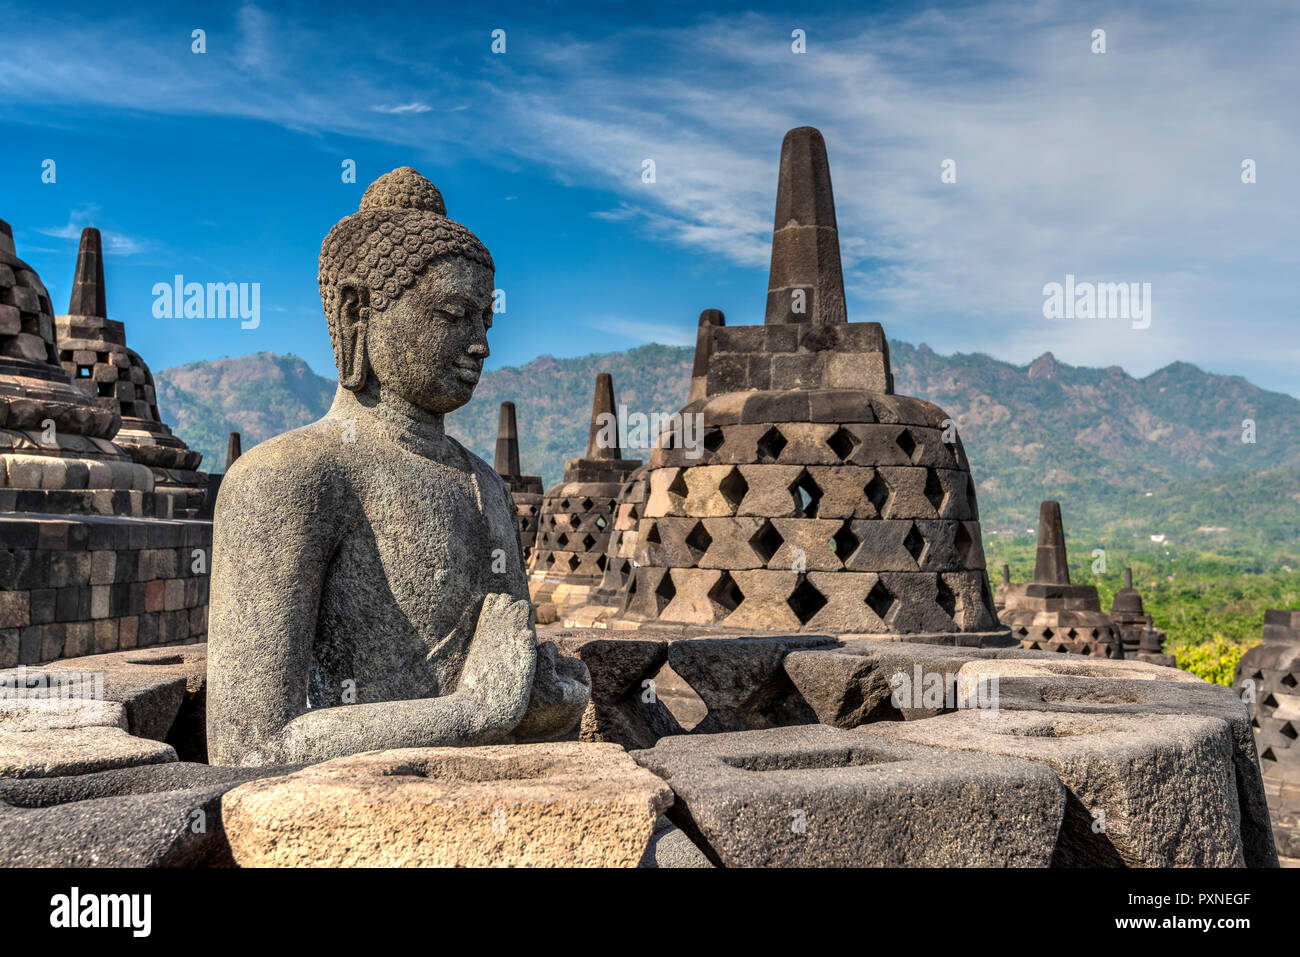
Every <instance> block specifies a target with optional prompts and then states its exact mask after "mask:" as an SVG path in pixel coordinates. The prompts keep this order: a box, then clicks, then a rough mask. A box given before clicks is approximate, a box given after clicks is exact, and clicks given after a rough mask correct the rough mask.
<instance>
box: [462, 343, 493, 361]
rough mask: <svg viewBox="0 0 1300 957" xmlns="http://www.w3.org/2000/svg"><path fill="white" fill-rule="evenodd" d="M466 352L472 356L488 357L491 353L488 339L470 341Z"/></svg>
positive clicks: (477, 357) (476, 357)
mask: <svg viewBox="0 0 1300 957" xmlns="http://www.w3.org/2000/svg"><path fill="white" fill-rule="evenodd" d="M465 352H466V353H467V354H468V355H469V356H471V357H472V358H475V359H486V358H487V357H488V354H489V353H488V344H487V340H486V339H483V340H480V341H479V342H472V343H470V346H469V348H468V349H466V350H465Z"/></svg>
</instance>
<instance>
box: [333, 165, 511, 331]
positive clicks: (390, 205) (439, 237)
mask: <svg viewBox="0 0 1300 957" xmlns="http://www.w3.org/2000/svg"><path fill="white" fill-rule="evenodd" d="M455 257H459V258H462V259H468V260H470V261H471V262H476V263H480V264H481V265H484V266H486V267H487V268H489V269H495V268H496V267H495V266H494V265H493V262H492V256H491V255H490V254H489V253H488V251H487V247H485V246H484V245H483V243H481V242H480V241H479V238H478V237H477V236H475V235H474V234H473V233H471V232H470V231H469V230H468V229H466V228H465V227H464V226H462V225H461V224H460V223H458V222H456V221H454V220H451V219H448V218H447V206H446V204H445V203H444V202H443V200H442V193H440V192H439V191H438V187H436V186H434V185H433V184H432V183H431V182H429V181H428V180H427V179H425V178H424V177H423V176H421V175H420V174H419V173H418V172H416V171H415V170H413V169H411V167H409V166H403V167H400V168H399V169H395V170H393V171H392V172H389V173H385V174H384V175H383V176H381V177H379V178H378V179H377V180H375V181H374V182H373V183H371V184H370V186H369V188H367V189H366V192H365V195H363V196H362V197H361V206H360V208H359V209H358V210H357V211H356V212H355V213H353V214H352V215H351V216H348V217H346V218H345V219H341V220H339V222H338V223H336V224H335V226H334V228H333V229H331V230H330V231H329V235H327V236H326V237H325V241H324V242H323V243H321V247H320V271H319V273H318V275H317V277H316V278H317V281H318V282H319V283H320V295H321V303H322V305H324V307H325V318H326V319H327V320H328V322H329V326H330V338H331V340H335V342H334V345H335V348H336V349H337V348H338V342H337V340H336V330H335V329H334V321H335V313H336V310H337V305H338V295H339V284H340V283H343V282H347V281H349V280H350V281H353V282H356V283H359V284H361V285H364V286H365V287H366V288H367V289H369V290H370V305H371V307H372V308H375V309H383V308H384V307H385V306H387V305H389V304H390V303H392V302H395V301H396V300H397V299H398V298H399V297H400V296H401V295H402V293H403V292H405V291H406V290H407V289H409V288H410V286H411V284H412V283H414V282H415V278H416V277H417V276H418V275H420V273H421V272H423V271H424V270H425V269H426V268H427V267H428V265H429V264H430V263H431V262H434V261H435V260H439V259H450V258H455Z"/></svg>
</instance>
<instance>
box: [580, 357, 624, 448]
mask: <svg viewBox="0 0 1300 957" xmlns="http://www.w3.org/2000/svg"><path fill="white" fill-rule="evenodd" d="M617 414H618V413H617V412H616V411H615V409H614V379H613V378H612V377H611V376H610V374H609V373H608V372H602V373H600V374H599V375H597V376H596V395H595V396H594V397H593V398H592V400H591V431H590V432H589V433H588V434H587V456H586V457H587V458H589V459H621V458H622V457H623V454H622V453H621V452H620V451H619V448H618V439H617V437H615V439H614V441H613V442H607V443H605V444H606V445H609V446H611V447H610V448H601V444H602V443H601V442H600V434H601V432H602V431H604V432H605V433H606V434H608V432H609V430H608V428H606V427H605V426H606V423H608V422H609V421H611V420H610V419H608V418H606V416H607V415H612V416H617ZM613 421H614V422H615V423H617V421H618V420H617V418H615V419H614V420H613Z"/></svg>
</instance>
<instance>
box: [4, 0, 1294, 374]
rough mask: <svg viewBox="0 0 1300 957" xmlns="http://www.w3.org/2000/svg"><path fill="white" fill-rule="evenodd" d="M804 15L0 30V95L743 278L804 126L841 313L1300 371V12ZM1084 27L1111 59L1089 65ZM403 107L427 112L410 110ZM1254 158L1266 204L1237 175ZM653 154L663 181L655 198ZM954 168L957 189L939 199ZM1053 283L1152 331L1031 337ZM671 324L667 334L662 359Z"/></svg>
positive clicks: (938, 336) (941, 330)
mask: <svg viewBox="0 0 1300 957" xmlns="http://www.w3.org/2000/svg"><path fill="white" fill-rule="evenodd" d="M799 21H800V22H799V23H798V24H797V25H798V26H800V27H801V28H804V29H805V30H806V31H807V37H808V45H807V52H806V53H804V54H795V53H792V52H791V49H790V45H789V36H790V29H791V27H792V24H791V22H790V21H789V19H788V18H785V17H779V16H766V15H760V14H747V15H739V16H733V17H727V18H712V19H711V18H695V19H685V20H683V21H682V22H681V24H680V25H677V26H673V27H666V28H654V29H650V28H639V27H630V26H628V27H620V26H617V25H611V26H599V25H597V26H593V27H592V28H591V30H590V31H589V34H590V35H589V36H587V37H586V38H584V39H581V40H577V39H574V38H572V37H570V36H564V35H560V34H553V35H546V34H544V33H542V34H536V33H535V34H534V35H530V36H529V38H528V43H527V45H526V47H524V46H522V45H521V44H519V43H517V42H515V43H512V46H511V49H512V51H518V50H521V49H526V50H527V55H517V54H515V53H513V52H512V53H511V54H509V55H507V56H502V57H493V58H491V61H490V67H488V68H482V69H478V68H475V69H467V68H465V66H464V63H465V60H464V49H465V48H466V46H467V45H468V44H473V43H479V44H483V45H484V46H486V43H485V41H484V39H483V37H481V36H477V35H476V36H473V37H470V38H466V37H464V36H456V35H444V34H443V33H440V32H438V31H432V30H427V29H421V28H418V27H414V26H412V27H410V28H407V29H404V30H401V31H397V30H394V29H392V27H393V21H385V20H384V19H383V14H382V13H374V12H368V15H366V16H363V15H362V14H360V13H357V14H353V15H348V14H335V15H331V16H330V17H329V18H317V19H315V20H312V21H305V20H290V19H288V18H287V17H286V15H284V14H280V13H272V12H269V11H264V10H262V9H260V8H257V7H252V6H251V5H249V6H245V7H244V8H242V10H241V11H240V12H239V14H238V15H237V16H236V22H235V24H234V27H235V30H236V34H237V36H238V37H240V43H239V45H238V52H237V53H233V54H232V53H230V52H223V51H222V45H221V43H219V42H213V40H214V37H217V31H216V30H214V31H212V32H211V33H210V35H209V50H210V51H211V52H210V53H209V54H207V56H206V58H204V57H190V56H188V55H180V56H178V55H176V54H174V53H172V52H169V51H171V50H172V48H173V46H174V45H173V44H171V43H170V41H168V42H167V43H160V42H159V40H158V38H157V37H156V36H150V35H149V34H148V32H147V31H143V30H141V29H140V28H139V25H138V24H136V25H135V26H134V28H133V29H121V30H107V29H106V28H105V27H104V25H102V24H100V25H98V26H97V29H95V30H91V29H89V28H87V27H84V26H69V25H66V24H65V23H64V22H62V21H56V20H54V19H53V18H40V17H31V16H24V17H18V16H15V15H12V14H10V15H8V16H7V17H6V22H7V23H8V24H9V26H10V28H11V30H12V32H13V33H14V36H13V37H12V38H11V40H12V42H11V44H10V45H9V47H8V50H7V52H6V55H5V57H3V58H0V88H4V89H5V90H6V96H7V98H8V101H9V102H10V103H11V104H20V105H21V104H28V105H30V106H33V107H36V106H39V105H41V104H45V103H67V102H69V101H75V102H79V103H89V104H98V105H105V106H116V107H121V108H128V109H135V110H155V111H158V112H163V113H210V114H220V115H229V116H239V117H253V118H258V119H264V120H268V121H271V122H277V123H280V124H282V125H284V126H286V127H290V128H293V129H305V130H311V131H316V132H333V133H342V134H346V135H351V136H363V137H370V138H373V139H376V140H380V141H385V142H395V143H400V144H404V145H407V146H409V147H410V148H411V149H412V150H413V151H416V152H418V153H425V154H436V153H437V152H438V151H442V150H448V149H456V150H460V151H463V152H464V153H466V154H475V155H477V156H480V157H486V158H489V159H494V160H496V161H498V162H502V163H510V162H516V163H527V164H529V165H530V166H532V167H536V166H537V165H539V164H540V165H541V166H542V168H544V169H545V170H546V171H548V172H549V173H550V175H551V176H552V177H554V178H555V179H556V180H557V181H559V182H562V183H566V184H573V185H581V186H585V187H589V188H590V187H597V188H599V189H602V190H604V191H606V192H607V193H608V194H609V195H610V196H611V197H612V200H611V202H609V203H608V204H605V205H604V206H602V207H601V208H598V209H595V210H593V211H592V213H591V215H592V216H594V217H596V218H598V219H603V220H606V221H619V222H623V223H625V224H626V225H627V227H628V228H630V229H635V230H638V231H640V232H643V233H644V234H645V235H646V236H648V237H650V238H652V239H654V240H657V241H660V242H663V243H667V244H670V245H672V246H673V247H674V248H678V249H681V250H682V253H683V255H689V256H702V257H720V258H722V259H725V260H727V261H730V262H732V263H736V264H739V265H743V266H748V267H756V268H761V267H762V266H765V265H766V263H767V258H768V244H769V242H770V234H771V228H772V203H773V198H774V192H775V184H776V167H777V156H778V150H779V144H780V140H781V136H782V135H783V134H784V132H785V131H786V130H787V129H789V128H791V127H794V126H800V125H805V124H810V125H815V126H817V127H819V128H820V129H821V130H822V131H823V133H824V135H825V137H826V142H827V147H828V151H829V154H830V161H831V170H832V176H833V179H834V186H835V197H836V202H837V213H838V219H839V225H840V241H841V249H842V252H843V255H844V264H845V281H846V285H847V288H848V292H849V296H850V302H851V312H850V318H853V319H880V320H882V321H884V322H885V323H886V329H887V331H888V332H889V333H890V334H891V335H894V336H899V337H902V338H907V339H911V340H912V341H921V340H925V341H928V342H930V343H931V344H932V345H934V346H935V347H936V348H940V349H944V350H945V351H948V350H954V349H955V350H963V351H973V350H983V351H990V352H993V353H994V354H997V355H1000V356H1002V357H1004V358H1011V359H1016V360H1020V361H1027V360H1028V359H1029V358H1032V356H1033V355H1035V354H1037V353H1039V352H1042V351H1045V350H1048V349H1050V350H1052V351H1053V352H1055V353H1056V354H1057V355H1058V357H1060V358H1062V359H1063V360H1064V361H1068V362H1071V363H1075V364H1084V363H1086V364H1112V363H1122V364H1123V365H1125V367H1126V368H1129V369H1130V370H1132V371H1134V372H1136V373H1137V374H1142V373H1144V372H1146V371H1150V370H1151V369H1154V368H1156V367H1158V366H1160V365H1163V364H1165V363H1167V362H1169V361H1172V360H1174V359H1187V360H1190V361H1196V362H1200V363H1202V364H1206V365H1209V366H1210V367H1216V366H1217V367H1220V368H1222V367H1224V366H1225V365H1230V364H1236V365H1239V366H1242V367H1246V366H1248V365H1250V364H1252V363H1254V364H1256V365H1257V366H1258V363H1260V362H1265V363H1269V362H1270V361H1271V365H1269V366H1268V368H1271V369H1272V370H1273V371H1272V374H1273V376H1274V377H1275V378H1276V379H1279V380H1280V379H1281V377H1282V375H1283V372H1282V371H1281V370H1282V369H1283V366H1282V365H1280V363H1282V362H1285V361H1289V360H1288V359H1287V358H1286V357H1288V356H1294V355H1295V354H1296V352H1297V351H1300V324H1298V323H1296V322H1295V321H1294V320H1295V306H1294V299H1295V293H1294V275H1295V273H1296V260H1297V258H1298V256H1297V252H1296V250H1297V248H1300V243H1298V242H1297V240H1300V236H1297V226H1296V217H1295V215H1294V211H1295V210H1296V209H1297V208H1300V180H1298V179H1297V178H1296V177H1294V176H1291V175H1290V172H1289V167H1288V164H1289V163H1290V162H1291V159H1292V158H1293V157H1294V156H1295V155H1297V154H1300V125H1298V124H1296V123H1295V122H1294V103H1293V96H1294V94H1293V93H1292V91H1293V90H1295V89H1297V88H1300V58H1297V57H1296V56H1295V54H1294V51H1295V50H1296V49H1298V48H1300V8H1297V7H1296V6H1295V5H1294V3H1291V2H1287V0H1257V2H1254V3H1251V4H1250V5H1248V6H1243V5H1240V4H1230V3H1226V2H1191V3H1177V4H1175V3H1169V2H1160V0H1157V2H1155V3H1152V4H1146V5H1143V6H1141V7H1135V6H1133V5H1129V4H1121V3H1103V4H1099V5H1094V6H1091V7H1090V8H1089V9H1088V10H1087V11H1086V12H1080V11H1079V9H1078V8H1077V6H1076V5H1074V4H1070V3H1066V2H1063V0H1039V2H1035V3H1031V4H1022V3H1012V2H991V3H986V4H983V5H979V6H973V5H972V6H963V7H961V8H959V9H953V10H939V9H923V10H921V11H920V12H913V13H902V14H898V13H890V14H880V15H872V14H862V15H855V16H835V17H818V16H816V15H815V14H812V13H810V14H808V15H806V16H805V15H803V14H801V15H800V17H799ZM1098 27H1101V28H1104V29H1105V30H1106V32H1107V46H1108V49H1107V52H1106V53H1105V54H1102V55H1097V54H1094V53H1092V52H1091V51H1090V44H1091V33H1092V31H1093V30H1094V29H1096V28H1098ZM109 32H111V34H112V36H113V50H112V55H106V51H105V47H104V44H105V41H104V39H103V37H104V36H105V34H106V33H109ZM417 41H418V42H417ZM342 49H346V50H347V51H348V56H347V58H346V63H345V64H339V74H338V76H337V77H336V78H332V79H331V80H330V82H328V83H321V82H320V77H321V73H320V68H319V67H320V64H321V63H322V62H334V61H335V59H336V58H335V57H334V55H335V54H336V53H337V52H338V51H339V50H342ZM646 51H654V54H655V55H654V56H645V55H643V54H644V53H645V52H646ZM228 64H233V65H234V66H236V67H238V68H239V69H237V70H234V71H228V70H225V66H226V65H228ZM370 64H373V65H374V67H375V68H374V69H373V70H368V69H366V68H365V67H366V65H370ZM630 64H635V68H632V67H631V66H630ZM268 77H271V78H272V79H271V80H268ZM218 79H219V80H220V82H218ZM272 80H273V81H272ZM417 88H418V89H419V90H421V91H422V94H423V91H427V95H422V98H421V99H419V100H412V99H411V98H410V97H411V93H410V91H411V90H412V89H417ZM426 101H427V102H426ZM449 102H454V103H456V104H458V105H457V106H456V107H454V108H450V109H444V108H441V107H439V106H435V105H434V104H442V103H449ZM374 104H396V105H385V106H375V105H374ZM466 104H472V109H467V108H466ZM392 116H404V117H406V120H407V121H406V122H402V123H394V122H392V120H391V117H392ZM485 119H486V120H488V121H487V122H485ZM1247 158H1250V159H1253V160H1255V161H1256V162H1257V164H1258V170H1259V172H1258V182H1257V183H1256V184H1254V185H1245V184H1243V183H1242V182H1241V179H1240V165H1241V162H1242V161H1243V160H1244V159H1247ZM646 159H653V160H654V162H655V168H656V180H655V182H654V183H653V184H647V183H643V182H642V179H641V170H642V164H643V161H644V160H646ZM945 159H952V160H954V161H955V162H956V167H957V182H956V183H955V184H951V185H949V184H943V183H941V182H940V164H941V163H942V162H943V161H944V160H945ZM564 266H565V264H563V263H557V264H556V268H564ZM1066 273H1073V274H1074V275H1076V276H1077V277H1079V278H1080V279H1083V280H1092V281H1114V282H1120V281H1128V282H1150V283H1151V284H1152V294H1153V301H1154V315H1153V321H1152V325H1151V328H1150V329H1147V330H1142V331H1140V330H1133V329H1131V328H1129V327H1128V325H1127V324H1123V323H1110V324H1107V323H1104V322H1100V321H1091V322H1090V321H1075V322H1062V321H1056V322H1049V321H1047V320H1045V319H1043V317H1042V314H1041V306H1042V287H1043V285H1044V284H1045V283H1048V282H1059V281H1061V280H1062V279H1063V278H1064V276H1065V274H1066ZM761 310H762V304H761V303H755V304H754V317H745V316H737V317H736V320H737V321H741V322H747V321H756V319H755V317H757V316H758V315H761ZM640 325H641V327H642V328H641V333H647V332H648V331H649V330H647V329H645V328H644V327H645V324H640ZM652 325H653V324H652ZM627 328H628V329H629V330H630V329H631V328H632V327H631V326H628V327H627ZM675 328H676V327H675V326H666V328H665V329H663V330H660V331H659V332H657V333H655V334H656V335H657V336H659V337H660V338H661V341H666V338H667V337H668V336H669V335H670V334H671V330H672V329H675ZM641 333H637V334H641ZM631 334H633V333H632V332H629V335H631ZM693 335H694V330H693V328H684V329H683V330H682V331H681V333H680V334H679V335H678V340H679V341H680V340H682V338H683V337H685V339H686V340H687V341H693ZM1261 357H1278V358H1276V359H1272V360H1270V359H1268V358H1261Z"/></svg>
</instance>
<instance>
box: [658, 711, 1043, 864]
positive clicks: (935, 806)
mask: <svg viewBox="0 0 1300 957" xmlns="http://www.w3.org/2000/svg"><path fill="white" fill-rule="evenodd" d="M876 727H878V726H876ZM632 757H633V758H634V759H635V760H636V761H637V762H638V763H640V764H641V765H643V766H644V767H648V768H650V769H651V770H653V771H655V772H656V773H657V774H661V775H662V776H663V777H664V778H665V779H666V780H667V781H668V782H669V783H670V784H671V785H672V788H673V791H674V793H675V795H676V798H677V801H676V803H675V805H674V807H673V809H672V810H671V811H670V812H669V817H670V818H671V819H672V820H673V822H674V823H676V824H677V825H678V826H680V827H681V828H682V829H683V831H685V832H686V833H687V834H688V835H690V836H691V838H692V839H693V840H694V841H695V843H697V844H698V845H700V846H701V847H703V848H707V853H708V854H709V856H710V858H711V859H712V860H713V861H715V862H716V863H718V864H721V865H723V866H727V867H780V866H785V867H926V866H928V867H951V866H964V867H1045V866H1047V865H1048V864H1049V863H1050V862H1051V860H1052V857H1053V852H1054V850H1055V843H1056V836H1057V832H1058V829H1059V827H1060V824H1061V819H1062V813H1063V809H1064V805H1065V793H1064V789H1063V788H1062V786H1061V782H1060V781H1059V780H1058V778H1057V776H1056V775H1055V774H1053V773H1052V772H1051V771H1050V770H1048V769H1047V768H1045V767H1043V766H1042V765H1040V764H1035V763H1033V762H1030V761H1021V760H1015V759H1008V758H1002V757H992V756H989V755H984V756H981V757H980V758H978V759H976V760H973V761H972V760H970V759H969V758H970V755H969V754H962V753H961V752H956V751H950V750H942V749H937V748H927V747H917V746H911V747H908V746H902V747H900V746H899V744H898V743H897V742H894V741H889V740H885V739H882V738H880V737H877V736H874V735H871V734H868V733H867V732H866V731H865V730H864V731H856V732H855V731H841V730H839V729H836V728H829V727H826V726H824V725H809V726H805V727H791V728H777V729H770V730H763V731H749V732H741V733H735V734H713V735H689V736H679V737H673V738H665V739H663V740H662V741H660V742H659V743H658V744H657V745H656V746H655V747H654V748H652V749H650V750H647V751H634V752H632Z"/></svg>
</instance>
